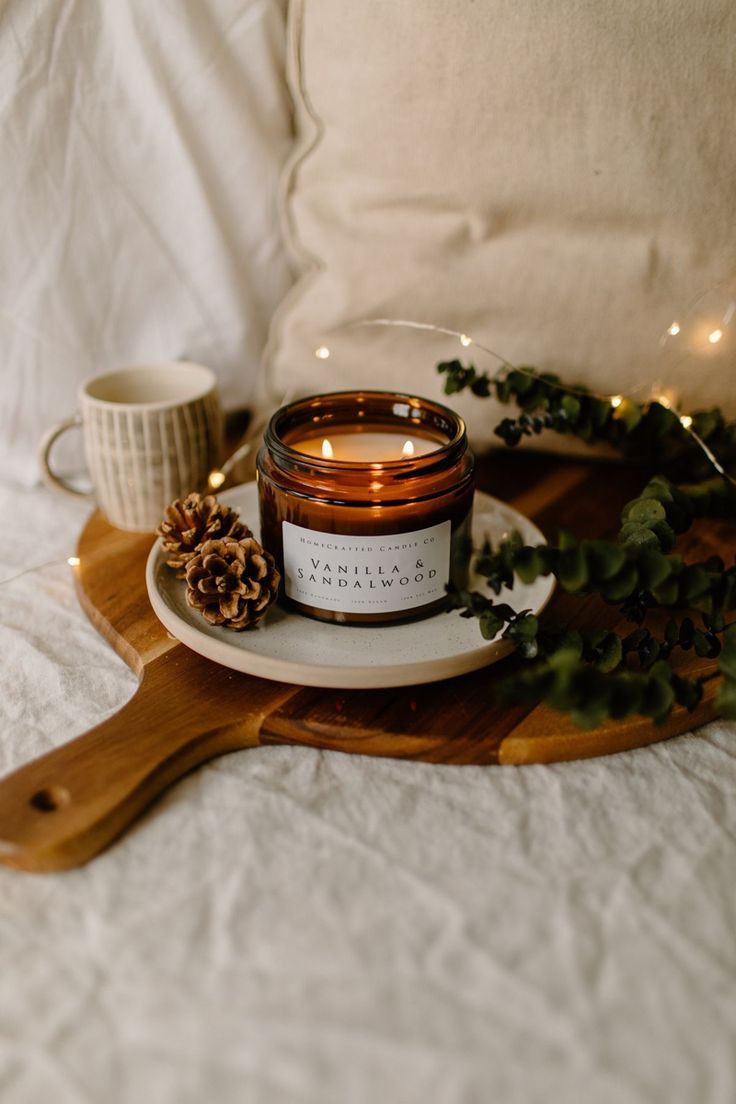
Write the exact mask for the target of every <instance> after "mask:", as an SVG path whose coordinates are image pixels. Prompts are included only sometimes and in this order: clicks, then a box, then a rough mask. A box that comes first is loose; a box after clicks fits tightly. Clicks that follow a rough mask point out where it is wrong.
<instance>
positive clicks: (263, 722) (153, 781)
mask: <svg viewBox="0 0 736 1104" xmlns="http://www.w3.org/2000/svg"><path fill="white" fill-rule="evenodd" d="M646 477H647V475H646V473H645V472H642V471H641V469H632V468H629V467H625V466H619V465H613V464H610V465H609V464H596V465H594V464H590V463H588V462H578V461H572V460H557V459H554V460H553V459H551V458H550V457H540V456H536V455H531V454H525V453H513V454H510V453H507V452H499V453H496V454H493V455H492V456H491V457H490V458H489V459H488V460H486V461H485V462H484V463H482V464H481V465H480V466H479V480H478V484H479V487H480V489H481V490H484V491H487V492H489V493H490V494H495V495H497V496H498V497H499V498H503V499H505V500H506V501H509V502H511V503H512V505H514V506H515V507H516V508H517V509H519V510H521V511H522V512H524V513H526V514H528V515H529V516H530V517H532V518H533V519H534V520H535V521H536V522H537V523H538V524H539V525H540V526H541V528H542V529H543V530H544V531H545V532H546V533H547V534H548V535H549V536H553V535H554V533H555V531H556V530H557V529H558V528H566V529H569V530H571V531H573V532H575V533H576V534H577V535H578V536H601V535H612V534H613V533H615V531H616V528H617V526H616V520H617V517H618V512H619V509H620V507H621V506H622V505H623V503H624V502H626V501H627V500H628V499H629V498H631V497H633V496H634V495H635V494H636V492H637V491H638V490H639V489H640V487H641V486H642V484H643V482H644V481H645V479H646ZM151 543H152V538H151V537H150V536H146V535H144V536H140V535H137V534H131V533H125V532H123V531H121V530H118V529H114V528H113V527H112V526H110V525H109V524H108V523H107V522H106V521H105V520H104V518H103V517H102V515H101V514H100V513H99V512H97V513H95V514H93V515H92V517H91V518H90V520H89V522H88V523H87V525H86V527H85V529H84V530H83V532H82V534H81V537H80V540H79V546H78V555H79V557H80V560H81V565H80V567H79V569H78V574H77V585H78V593H79V599H80V602H81V604H82V606H83V607H84V609H85V611H86V612H87V614H88V616H89V617H90V619H91V621H92V623H93V624H94V625H95V627H96V628H97V629H98V631H99V632H100V633H102V635H103V636H104V637H105V638H106V639H107V640H109V642H110V643H111V644H112V646H113V647H114V648H115V649H116V651H117V652H118V654H119V655H120V656H121V657H122V658H123V659H124V660H125V662H126V663H127V664H128V665H129V666H130V667H132V668H133V670H134V671H135V672H136V673H137V674H138V676H139V679H140V683H139V688H138V690H137V692H136V693H135V695H134V696H133V698H132V699H131V701H130V702H129V703H128V704H127V705H126V706H124V707H123V709H121V710H120V712H119V713H117V714H115V716H113V717H110V718H109V719H108V720H106V721H103V722H102V724H100V725H98V726H97V727H96V728H93V729H91V730H90V731H89V732H86V733H84V734H83V735H81V736H77V737H76V739H71V737H72V735H73V734H72V733H70V734H69V735H70V742H69V743H67V744H65V745H63V746H62V747H59V748H57V749H55V750H53V751H51V752H48V753H47V754H46V755H44V756H42V757H41V758H39V759H36V760H34V761H33V762H31V763H29V764H27V765H26V766H24V767H21V768H20V769H19V770H17V771H15V773H13V774H12V775H10V776H8V777H7V778H5V779H4V780H3V781H2V782H0V861H2V862H3V863H5V864H7V865H9V866H13V867H17V868H19V869H23V870H33V871H51V870H61V869H65V868H68V867H72V866H76V865H79V864H81V863H84V862H86V861H87V860H88V859H90V858H92V856H94V855H95V854H97V853H98V852H99V851H101V850H102V849H103V848H104V847H106V846H107V845H108V844H109V843H110V842H111V841H112V840H114V839H115V838H116V837H117V836H119V835H120V834H121V832H122V831H123V830H124V829H125V827H126V826H127V825H128V824H130V822H131V821H132V820H133V819H134V818H135V817H136V816H137V815H138V814H139V813H140V812H141V811H142V810H143V809H144V808H145V807H146V806H147V805H149V804H150V803H151V802H152V801H153V800H154V799H155V798H156V797H157V796H159V795H160V794H161V793H162V792H163V791H164V790H165V789H166V788H167V787H168V786H170V785H171V784H172V783H173V782H175V781H176V780H177V779H179V778H181V777H182V776H183V775H184V774H185V773H187V772H188V771H190V770H192V769H193V768H194V767H196V766H198V765H199V764H201V763H204V762H206V761H207V760H209V759H211V758H213V757H214V756H217V755H222V754H224V753H226V752H231V751H236V750H239V749H243V748H252V747H256V746H264V745H268V744H303V745H306V746H309V747H314V748H322V749H329V750H332V751H340V752H347V753H349V754H358V755H366V756H370V755H378V756H389V757H393V758H399V759H421V760H426V761H428V762H433V763H439V764H442V763H446V764H447V763H453V764H469V763H475V764H488V765H491V764H515V765H520V764H526V763H550V762H556V761H559V760H566V759H577V758H583V757H586V756H595V755H609V754H612V753H614V752H621V751H626V750H628V749H631V748H635V747H640V746H643V745H645V744H650V743H653V742H655V741H658V740H664V739H667V738H669V737H672V736H674V735H677V734H678V733H681V732H683V731H687V730H689V729H691V728H692V727H694V726H696V725H698V724H701V723H702V722H704V721H707V720H709V719H711V718H712V716H713V704H712V696H713V692H714V690H713V684H712V683H708V684H706V694H705V697H704V700H703V701H702V702H701V704H700V706H699V707H698V709H697V710H696V711H695V713H692V714H690V713H686V712H685V711H684V710H679V709H678V710H677V711H676V712H675V713H674V714H673V715H672V717H671V718H670V719H669V720H668V722H667V723H666V724H664V725H661V726H656V725H654V724H652V722H651V721H647V720H644V719H642V718H637V717H635V718H632V719H630V720H626V721H619V722H615V723H608V724H605V725H603V726H601V727H600V728H598V729H596V730H594V731H592V732H582V731H580V730H579V729H577V728H576V727H575V726H574V725H572V724H571V723H570V722H569V721H568V720H567V718H565V717H563V716H561V715H559V714H556V713H552V712H550V711H549V710H548V709H546V708H544V707H536V708H529V707H518V708H513V709H503V710H502V709H500V708H499V707H498V706H497V705H495V704H494V692H493V691H494V686H495V685H496V684H497V682H498V680H499V679H500V678H502V677H504V676H505V675H507V674H508V673H509V672H510V670H512V667H513V665H514V664H515V663H518V662H519V661H518V660H516V659H515V658H513V657H511V658H509V659H507V660H504V661H502V662H501V663H498V664H495V665H494V666H492V667H489V668H486V669H484V670H481V671H476V672H474V673H472V674H470V675H465V676H463V677H461V678H457V679H450V680H447V681H445V682H441V683H435V684H431V685H427V686H416V687H406V688H401V689H392V690H370V691H359V690H355V691H345V690H317V689H311V688H304V687H299V686H290V685H286V684H283V683H276V682H268V681H266V680H263V679H257V678H253V677H251V676H249V675H244V674H239V673H237V672H234V671H230V670H228V669H226V668H223V667H219V666H218V665H216V664H214V663H211V662H210V661H209V660H206V659H203V658H202V657H200V656H198V655H195V654H194V653H193V652H190V651H189V650H188V649H187V648H185V647H184V646H183V645H182V644H179V643H178V642H177V641H176V640H174V639H173V638H172V637H171V636H169V634H168V633H167V632H166V630H165V629H164V628H163V626H162V625H161V624H160V623H159V622H158V621H157V619H156V617H155V615H154V614H153V611H152V610H151V607H150V605H149V602H148V597H147V595H146V589H145V580H144V567H145V562H146V558H147V556H148V552H149V550H150V547H151ZM728 548H729V535H728V533H727V530H726V527H725V526H724V525H722V524H720V523H717V522H713V523H708V524H705V523H703V524H700V525H699V526H698V527H697V528H696V529H694V530H693V532H692V533H690V534H688V535H687V537H686V538H685V541H684V542H683V550H684V551H685V552H686V553H687V554H688V555H698V556H705V555H709V554H712V553H714V552H720V553H721V554H723V553H724V551H725V552H727V551H728ZM545 616H546V617H548V618H550V619H552V620H554V621H557V622H559V621H561V620H565V621H568V622H570V623H571V624H573V625H574V626H576V627H578V628H584V627H591V626H597V627H601V626H604V625H605V626H609V627H615V625H616V624H617V622H618V621H619V618H618V614H617V612H616V610H615V609H613V608H611V607H607V606H605V605H604V604H603V603H602V602H600V601H599V600H598V599H596V598H591V599H589V600H587V601H586V602H585V603H582V604H581V603H580V602H578V601H574V600H572V599H570V598H569V597H568V596H566V595H564V594H561V593H558V594H557V595H556V596H555V598H554V599H553V601H552V603H551V605H550V607H549V609H548V612H547V613H546V614H545ZM336 631H338V632H339V628H336ZM428 631H429V630H428ZM680 663H681V666H680V668H679V669H680V670H681V672H682V673H687V672H688V671H692V670H695V669H696V667H697V670H698V671H700V672H701V673H703V672H705V671H706V670H708V669H709V665H708V664H706V663H704V661H702V660H697V659H696V658H695V657H693V656H692V654H691V653H685V654H681V656H680ZM712 666H714V665H713V664H711V665H710V667H712ZM366 770H370V767H369V766H366Z"/></svg>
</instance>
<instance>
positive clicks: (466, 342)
mask: <svg viewBox="0 0 736 1104" xmlns="http://www.w3.org/2000/svg"><path fill="white" fill-rule="evenodd" d="M366 326H383V327H395V328H397V329H410V330H424V331H427V332H430V333H437V334H442V335H444V336H446V337H455V338H457V340H458V341H459V342H460V345H461V346H462V347H463V348H464V349H467V348H470V346H474V347H475V348H476V349H480V351H481V352H482V353H485V354H486V355H487V356H491V357H493V359H494V360H496V361H498V362H499V364H500V367H499V368H497V370H496V371H495V372H494V373H493V375H492V376H491V379H492V380H498V379H499V378H500V377H502V376H504V375H506V374H507V373H508V372H511V371H514V372H519V373H520V374H521V375H524V376H529V377H530V378H532V379H538V376H537V374H536V373H535V372H534V371H531V370H530V369H528V368H524V367H518V366H517V365H515V364H512V363H511V361H509V360H507V359H506V358H505V357H503V356H501V354H500V353H497V352H496V351H495V349H491V348H489V346H487V345H484V344H483V343H482V342H481V341H476V339H475V338H474V337H471V336H469V335H468V334H466V333H464V332H463V331H462V330H453V329H451V328H450V327H449V326H437V325H435V324H434V323H431V322H417V321H416V320H415V319H409V318H365V319H361V320H360V321H358V322H351V323H349V324H348V325H347V326H344V327H341V328H342V329H348V330H350V329H357V328H359V327H366ZM667 333H668V334H670V336H675V335H677V334H679V333H680V324H679V323H678V322H673V323H672V324H671V325H670V326H669V327H668V329H667ZM722 337H723V331H722V330H721V329H715V330H712V331H711V332H710V333H709V335H708V341H709V342H710V343H711V344H712V345H713V344H717V343H718V342H719V341H720V340H721V338H722ZM314 355H315V356H316V357H317V359H318V360H327V359H328V358H329V357H330V355H331V350H330V348H329V346H328V345H324V344H323V345H320V346H318V348H317V349H315V353H314ZM545 383H546V384H547V386H549V387H556V388H558V389H559V390H560V391H564V392H565V394H567V395H582V396H584V397H585V398H589V399H591V398H592V399H598V400H599V401H600V402H607V403H609V404H610V405H611V407H612V408H613V409H614V410H616V409H618V407H619V406H621V404H622V403H623V402H624V398H625V396H624V395H620V394H616V395H611V394H604V393H602V392H598V391H591V390H586V389H585V388H581V387H570V386H569V385H568V384H565V383H562V382H561V381H557V380H545ZM654 402H656V403H658V404H659V405H660V406H663V407H665V409H667V410H670V411H671V412H672V413H673V414H674V415H675V417H676V418H677V420H678V421H679V423H680V426H681V427H682V429H683V430H684V431H685V433H687V434H688V436H689V437H690V438H691V439H692V441H693V442H694V443H695V444H696V445H697V447H698V448H699V449H700V451H701V452H702V453H703V455H704V456H705V458H706V460H707V461H708V463H709V464H710V465H711V467H712V468H713V469H714V471H716V472H717V473H718V475H720V476H722V478H723V479H725V480H726V481H727V482H728V483H730V484H731V486H732V487H736V479H734V477H733V476H731V475H730V474H729V473H728V472H727V471H726V469H725V468H724V466H723V464H722V463H721V462H720V460H719V459H718V457H717V456H716V455H715V453H714V452H713V450H712V449H711V448H710V446H709V445H708V444H707V443H706V442H705V441H704V440H703V438H702V437H701V436H700V434H699V433H698V432H697V430H695V429H694V428H693V418H692V415H691V414H687V413H685V412H684V411H682V410H680V409H679V408H678V406H677V404H676V402H675V401H674V398H671V397H670V396H669V395H668V394H665V393H662V394H659V395H656V394H655V395H652V396H651V398H650V399H649V400H648V402H647V403H646V404H645V406H646V407H648V406H650V405H651V404H652V403H654Z"/></svg>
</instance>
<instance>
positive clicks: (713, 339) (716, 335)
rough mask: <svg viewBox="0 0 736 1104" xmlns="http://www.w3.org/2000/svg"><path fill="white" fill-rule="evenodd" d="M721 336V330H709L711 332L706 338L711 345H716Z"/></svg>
mask: <svg viewBox="0 0 736 1104" xmlns="http://www.w3.org/2000/svg"><path fill="white" fill-rule="evenodd" d="M722 337H723V330H711V332H710V333H709V334H708V340H709V341H710V343H711V345H717V344H718V342H719V341H720V340H721V338H722Z"/></svg>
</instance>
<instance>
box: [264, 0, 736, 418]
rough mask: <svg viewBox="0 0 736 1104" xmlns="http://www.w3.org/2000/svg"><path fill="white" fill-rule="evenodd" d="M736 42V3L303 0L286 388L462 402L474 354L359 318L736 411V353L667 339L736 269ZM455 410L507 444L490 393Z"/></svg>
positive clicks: (298, 24)
mask: <svg viewBox="0 0 736 1104" xmlns="http://www.w3.org/2000/svg"><path fill="white" fill-rule="evenodd" d="M735 35H736V6H734V5H733V4H731V3H729V2H728V0H704V2H698V3H690V2H686V0H680V2H679V3H669V4H664V3H661V2H660V0H618V2H617V3H616V4H612V3H594V2H590V0H589V2H587V3H585V2H583V0H556V2H555V3H549V0H525V2H524V3H521V4H520V3H518V2H514V0H485V2H472V0H423V2H422V3H417V2H415V3H409V2H408V0H370V2H369V3H368V2H359V3H345V0H306V2H305V3H303V4H302V3H301V2H300V3H293V4H292V8H291V28H290V36H291V41H290V80H291V86H292V91H293V95H294V99H295V104H296V114H297V123H298V128H299V133H300V141H299V144H298V147H297V149H296V152H295V155H294V157H293V159H292V162H291V165H290V166H289V170H288V173H287V178H286V181H285V195H284V200H285V213H286V223H287V238H288V242H289V245H290V248H291V251H292V253H293V255H294V257H295V259H296V262H297V264H298V266H299V270H300V272H301V274H302V275H301V279H300V280H299V282H298V283H297V285H296V286H295V288H294V289H293V291H292V293H291V295H290V296H289V297H288V298H287V300H286V302H285V303H284V304H283V306H282V308H281V310H280V311H279V313H278V314H277V317H276V319H275V321H274V325H273V327H272V333H271V340H270V345H269V349H268V352H267V368H268V369H269V373H270V379H271V382H272V386H273V390H274V393H279V392H281V391H283V389H284V388H286V387H287V386H290V385H291V386H296V387H297V388H299V389H301V390H303V391H309V390H311V391H314V390H329V389H332V388H338V387H347V386H352V385H358V386H361V387H378V386H384V385H387V386H392V387H399V388H410V389H412V390H414V391H417V392H420V393H424V394H427V395H439V394H440V392H441V382H440V380H439V379H438V378H437V377H436V375H435V372H434V364H435V362H436V361H437V360H440V359H442V358H444V357H448V356H454V355H467V354H466V351H465V350H463V349H461V348H460V346H459V343H458V341H457V340H456V339H453V338H440V337H437V336H436V335H427V334H416V333H408V334H407V333H403V332H400V331H394V330H376V329H360V328H359V329H350V328H347V329H346V328H345V327H349V326H350V324H351V323H355V322H356V321H358V320H360V319H366V318H371V317H377V316H384V317H393V318H409V319H418V320H421V321H425V322H435V323H439V324H442V325H446V326H449V327H451V328H453V329H457V330H462V331H466V332H467V333H470V334H472V335H474V336H475V337H476V338H477V339H478V340H481V341H483V342H485V343H487V344H489V345H490V346H492V347H493V348H494V349H497V350H498V351H499V352H500V353H501V354H502V355H503V356H504V357H505V358H507V359H509V360H511V361H513V362H516V363H526V364H535V365H538V366H539V367H541V368H545V369H555V370H559V371H562V372H564V374H565V376H566V377H567V378H568V379H573V378H575V379H576V380H582V381H584V382H586V383H587V384H589V385H590V386H592V387H593V388H595V389H598V390H600V391H603V392H605V393H611V392H617V391H621V392H629V391H632V390H637V389H638V390H637V393H638V394H646V393H647V392H648V391H649V390H650V389H651V384H652V382H653V381H656V380H657V379H658V378H659V382H661V383H665V384H668V385H675V386H676V387H677V388H678V389H679V391H680V392H681V394H682V399H683V404H684V405H685V406H693V405H698V406H699V405H703V404H707V403H713V402H716V401H721V402H724V403H726V404H727V405H728V400H729V399H730V409H731V410H732V411H734V410H735V409H736V406H735V405H734V401H733V399H732V398H731V396H730V395H729V393H728V391H729V389H728V388H727V386H726V384H727V382H728V381H727V380H726V379H725V378H724V375H723V369H722V367H719V365H721V364H722V360H721V358H719V359H718V362H717V363H716V362H714V361H707V360H706V361H704V362H703V363H702V364H700V363H694V362H693V361H692V360H691V359H688V358H686V359H685V361H683V362H682V363H681V364H680V365H679V368H678V369H677V370H676V371H675V372H674V373H673V370H672V366H671V364H670V363H669V361H667V362H664V361H663V360H662V359H661V358H658V339H659V337H660V335H661V333H662V332H663V330H664V328H665V327H666V326H667V325H668V324H669V323H670V322H671V321H672V319H673V317H675V316H676V315H677V314H678V313H681V312H682V310H683V308H684V307H685V305H686V304H687V303H688V301H689V300H690V299H691V298H692V297H693V296H695V295H697V294H698V293H700V292H701V291H702V290H703V289H705V288H707V287H708V286H710V285H712V284H714V283H715V282H717V281H719V280H721V279H723V278H724V276H726V275H728V273H729V271H730V270H731V268H732V267H733V266H734V259H735V258H736V249H735V246H736V221H735V220H734V218H733V208H734V203H733V200H734V179H735V170H736V132H735V131H734V126H733V119H734V102H733V101H734V95H733V93H734V88H735V87H736V66H735V64H734V51H733V42H734V36H735ZM323 344H324V345H327V346H329V348H330V350H331V356H330V358H329V359H328V360H318V359H315V356H314V350H315V348H316V347H318V346H320V345H323ZM468 352H469V353H472V352H473V350H469V351H468ZM476 360H477V363H478V364H479V365H480V364H483V366H491V367H492V366H493V362H492V361H491V360H484V359H481V358H480V357H479V356H476ZM456 405H459V406H461V407H462V409H463V410H464V412H465V413H466V414H467V413H468V411H472V414H471V417H470V423H471V429H473V430H475V436H476V438H478V437H487V436H488V428H489V426H491V425H492V424H493V421H494V418H493V417H492V411H491V409H490V407H489V404H487V403H480V402H478V400H473V399H469V400H467V401H462V402H460V403H457V404H456Z"/></svg>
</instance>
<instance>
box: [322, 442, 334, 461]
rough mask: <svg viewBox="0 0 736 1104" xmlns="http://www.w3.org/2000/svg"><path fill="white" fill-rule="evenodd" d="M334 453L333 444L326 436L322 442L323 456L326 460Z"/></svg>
mask: <svg viewBox="0 0 736 1104" xmlns="http://www.w3.org/2000/svg"><path fill="white" fill-rule="evenodd" d="M334 455H335V454H334V452H333V451H332V445H331V444H330V442H329V441H328V440H327V438H326V437H325V439H324V441H323V442H322V456H323V457H324V459H325V460H331V459H332V457H333V456H334Z"/></svg>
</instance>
